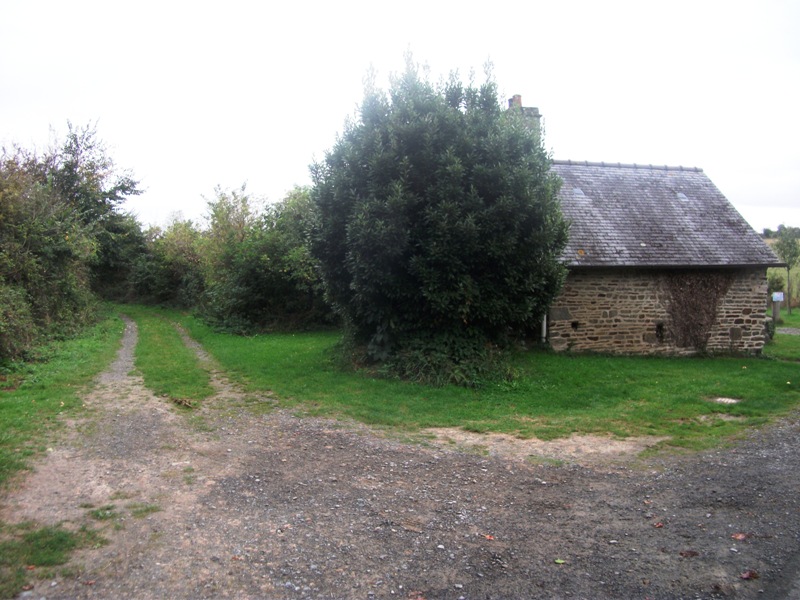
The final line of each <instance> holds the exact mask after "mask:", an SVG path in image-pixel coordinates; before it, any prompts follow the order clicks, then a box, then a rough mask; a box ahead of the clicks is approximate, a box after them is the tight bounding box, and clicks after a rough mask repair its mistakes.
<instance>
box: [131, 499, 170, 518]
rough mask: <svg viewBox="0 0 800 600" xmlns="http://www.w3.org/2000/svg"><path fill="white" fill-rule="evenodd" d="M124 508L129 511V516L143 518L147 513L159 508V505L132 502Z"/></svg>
mask: <svg viewBox="0 0 800 600" xmlns="http://www.w3.org/2000/svg"><path fill="white" fill-rule="evenodd" d="M125 508H127V509H128V510H129V511H131V516H132V517H133V518H134V519H143V518H144V517H146V516H147V515H152V514H153V513H155V512H159V511H160V510H161V507H160V506H158V505H157V504H147V503H145V502H132V503H131V504H128V505H127V506H126V507H125Z"/></svg>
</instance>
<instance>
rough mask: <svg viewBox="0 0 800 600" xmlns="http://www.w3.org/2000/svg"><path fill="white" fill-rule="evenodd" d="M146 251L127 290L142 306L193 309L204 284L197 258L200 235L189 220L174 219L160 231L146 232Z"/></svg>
mask: <svg viewBox="0 0 800 600" xmlns="http://www.w3.org/2000/svg"><path fill="white" fill-rule="evenodd" d="M144 235H145V244H146V250H145V252H144V253H142V254H139V255H138V256H137V257H136V258H135V260H134V263H133V265H132V266H131V272H130V286H131V289H132V291H133V294H134V295H135V297H136V298H137V299H138V300H139V301H142V302H147V303H155V304H164V305H169V306H178V307H182V308H192V307H194V306H196V305H197V304H198V302H199V301H200V299H201V298H202V295H203V291H204V289H205V284H204V281H203V267H202V261H201V257H200V240H201V233H200V232H199V231H198V229H197V228H196V227H195V225H194V224H193V223H192V222H191V221H189V220H182V219H174V220H173V221H172V222H171V223H170V224H169V225H168V227H167V229H166V230H164V231H162V230H161V229H159V228H152V229H150V230H148V231H147V232H145V234H144Z"/></svg>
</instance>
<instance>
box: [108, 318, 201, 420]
mask: <svg viewBox="0 0 800 600" xmlns="http://www.w3.org/2000/svg"><path fill="white" fill-rule="evenodd" d="M117 308H118V310H119V311H120V312H121V313H124V314H126V315H128V316H129V317H130V318H132V319H133V320H135V321H136V324H137V325H138V327H139V343H138V344H137V346H136V368H137V369H138V370H139V371H140V372H141V373H142V377H143V378H144V384H145V385H146V386H147V387H148V388H150V389H151V390H152V391H153V392H154V393H155V394H158V395H160V396H167V397H169V398H170V399H172V400H173V401H174V402H176V403H177V404H180V405H185V406H192V405H194V404H196V403H197V402H198V401H200V400H203V399H205V398H208V397H209V396H212V395H213V394H214V388H212V387H211V383H210V378H209V373H208V371H207V370H206V369H204V368H203V367H202V365H201V364H200V361H199V360H198V358H197V356H196V355H195V353H194V352H193V351H192V350H191V349H190V348H187V347H186V345H185V344H184V343H183V339H182V338H181V336H180V334H179V333H178V330H177V329H176V328H175V326H174V324H173V323H174V322H176V321H177V320H178V319H179V318H180V316H181V315H180V313H178V312H177V311H165V310H162V309H156V308H152V307H145V306H135V305H124V306H118V307H117Z"/></svg>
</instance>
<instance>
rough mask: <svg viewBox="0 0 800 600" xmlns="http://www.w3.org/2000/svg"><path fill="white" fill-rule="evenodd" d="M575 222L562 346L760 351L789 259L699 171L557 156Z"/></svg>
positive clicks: (555, 337) (562, 299)
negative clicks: (774, 291) (770, 304)
mask: <svg viewBox="0 0 800 600" xmlns="http://www.w3.org/2000/svg"><path fill="white" fill-rule="evenodd" d="M552 168H553V170H554V171H555V172H556V173H558V175H559V176H560V177H561V178H562V179H563V182H564V183H563V186H562V188H561V192H560V197H561V209H562V211H563V213H564V216H565V217H566V218H567V219H568V220H569V221H570V222H571V227H570V236H569V243H568V245H567V248H566V250H565V252H564V255H563V259H564V262H565V264H566V265H567V267H568V268H569V275H568V277H567V280H566V283H565V285H564V288H563V289H562V291H561V294H560V296H559V297H558V298H557V299H556V300H555V301H554V302H553V304H552V306H551V308H550V313H549V317H548V339H549V342H550V345H551V346H552V347H553V349H555V350H557V351H564V350H573V351H581V352H586V351H589V352H608V353H619V354H662V355H666V354H694V353H697V352H709V353H737V354H739V353H741V354H758V353H759V352H760V351H761V349H762V347H763V345H764V341H765V338H764V321H765V316H766V303H767V278H766V269H767V267H772V266H779V265H780V264H781V263H780V261H779V260H778V259H777V257H776V256H775V254H773V252H772V250H770V248H769V247H768V246H767V245H766V244H765V243H764V242H763V240H762V239H761V238H760V237H759V236H758V234H756V232H755V231H753V229H752V228H751V227H750V226H749V225H748V224H747V223H746V222H745V220H744V219H743V218H742V217H741V216H740V215H739V213H738V212H737V211H736V210H735V209H734V208H733V206H732V205H731V204H730V203H729V202H728V200H727V199H726V198H725V197H724V196H723V195H722V193H720V191H719V190H718V189H717V188H716V187H715V186H714V184H713V183H712V182H711V180H710V179H709V178H708V177H707V176H706V175H705V173H703V171H702V170H700V169H694V168H691V169H687V168H683V167H654V166H640V165H621V164H609V163H586V162H583V163H578V162H572V161H555V162H554V164H553V167H552Z"/></svg>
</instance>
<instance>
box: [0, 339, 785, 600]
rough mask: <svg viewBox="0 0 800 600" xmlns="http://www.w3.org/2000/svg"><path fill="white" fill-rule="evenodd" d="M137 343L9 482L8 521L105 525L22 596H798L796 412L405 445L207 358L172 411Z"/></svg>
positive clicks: (127, 344) (130, 342)
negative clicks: (250, 392)
mask: <svg viewBox="0 0 800 600" xmlns="http://www.w3.org/2000/svg"><path fill="white" fill-rule="evenodd" d="M134 346H135V327H134V326H133V324H129V325H128V328H127V332H126V336H125V340H124V344H123V348H122V350H121V352H120V356H119V359H118V361H117V362H116V363H115V365H114V367H113V368H112V369H111V370H110V371H109V372H108V373H106V374H105V375H103V376H102V377H101V378H100V379H99V380H98V383H97V385H96V387H95V389H94V390H93V391H91V392H90V393H88V394H87V396H86V405H87V409H88V413H87V418H86V419H85V420H82V421H80V422H75V423H71V424H70V425H69V428H68V433H67V435H65V437H64V441H63V443H61V444H60V445H58V446H57V447H54V448H53V449H52V451H51V452H49V453H48V455H47V456H46V457H45V458H44V459H43V460H42V461H40V462H39V463H38V464H37V466H36V471H35V472H33V473H31V474H30V475H29V476H28V477H27V478H25V479H24V480H22V482H21V483H20V485H19V488H18V489H16V490H14V491H13V492H12V493H11V494H9V495H8V496H7V497H6V498H4V501H3V507H2V511H0V518H2V519H4V520H7V521H22V520H30V519H33V520H36V521H38V522H40V523H65V524H67V525H68V526H71V527H79V526H80V525H82V524H89V525H90V526H92V527H95V528H100V529H102V531H103V535H104V536H105V537H106V538H108V540H109V544H108V545H105V546H102V547H99V548H93V549H87V550H82V551H80V552H79V553H77V554H76V555H75V557H74V559H73V560H72V563H71V564H70V565H69V570H68V571H66V572H65V574H64V575H59V576H58V577H56V578H55V579H48V580H34V581H33V583H35V588H34V589H33V590H31V591H30V592H23V595H24V596H25V597H31V598H36V599H38V598H49V599H55V598H145V599H146V598H187V599H188V598H275V599H290V598H291V599H294V598H343V599H345V598H363V599H370V598H402V599H414V600H419V599H422V598H428V599H434V598H442V599H453V600H456V599H459V598H463V599H464V600H467V599H478V598H483V599H485V598H587V599H589V598H591V599H596V598H600V599H602V598H641V599H644V598H651V599H656V598H722V597H724V598H782V597H797V598H800V586H798V585H796V578H795V576H796V575H797V572H798V568H800V561H799V560H798V556H799V554H798V551H799V550H800V510H798V509H799V508H800V506H798V502H799V501H800V500H799V499H800V478H798V477H797V473H798V472H800V470H799V469H800V452H798V450H799V449H800V448H798V446H800V441H799V440H800V436H798V433H800V425H798V420H797V418H793V419H787V420H785V421H783V422H781V423H779V424H777V425H775V426H772V427H769V428H765V429H763V430H761V431H756V432H754V433H753V434H752V436H751V437H750V438H749V439H747V440H746V441H744V442H743V443H741V444H739V445H738V446H736V447H735V448H732V449H726V450H718V451H713V452H706V453H702V454H697V455H690V456H681V457H661V458H658V459H647V460H645V459H641V458H639V459H635V460H634V459H633V458H632V457H634V456H635V454H636V452H637V451H638V450H639V448H643V447H645V446H646V445H647V444H649V443H651V442H652V441H653V440H639V441H637V442H635V443H637V444H641V446H619V445H617V443H616V442H614V441H612V440H605V439H593V440H591V439H590V440H586V439H580V438H570V440H566V441H562V442H559V443H558V444H553V443H548V444H544V443H541V442H538V443H537V442H535V441H531V442H524V443H523V442H520V441H519V440H513V439H510V438H509V439H504V438H502V436H491V437H489V436H480V438H473V437H472V436H470V435H467V434H464V433H463V432H459V431H447V432H442V431H439V432H438V435H440V437H441V438H442V442H441V443H429V444H428V445H419V444H416V445H411V444H406V443H401V442H400V441H397V440H392V439H388V438H386V437H383V436H381V435H379V434H377V433H376V432H374V431H372V430H370V429H369V428H367V427H364V426H360V425H357V424H351V423H340V422H333V421H327V420H322V419H312V418H297V417H295V416H293V415H291V414H289V413H287V412H284V411H280V410H273V411H271V412H269V413H268V414H262V415H256V414H254V413H253V411H252V410H251V408H250V405H252V404H254V403H255V404H258V403H269V398H253V397H248V396H245V395H243V394H241V393H240V392H239V391H238V390H236V388H235V387H234V386H232V385H231V384H230V383H229V382H227V381H226V380H225V378H224V374H223V373H220V372H219V371H216V370H214V369H215V367H214V365H213V364H211V362H210V361H209V363H208V364H209V368H210V369H211V370H212V372H213V374H214V379H215V385H216V386H217V389H218V394H217V396H216V397H215V398H214V399H213V400H211V401H206V402H204V404H203V406H202V408H200V409H196V410H194V411H187V410H186V409H179V408H177V407H174V406H172V405H171V404H170V403H169V402H168V401H167V400H166V399H162V398H156V397H154V396H153V395H152V394H150V393H149V392H148V391H147V390H146V389H145V388H144V387H143V385H142V382H141V380H140V379H139V378H138V377H137V376H135V375H131V374H129V373H130V372H131V371H132V369H133V359H132V356H133V355H132V351H133V347H134ZM206 359H207V357H206ZM476 444H477V445H479V446H480V448H478V451H477V452H476V451H475V450H474V449H472V450H470V446H475V445H476ZM465 449H467V450H468V451H466V452H465V451H464V450H465ZM530 456H535V457H548V458H552V459H554V460H533V461H532V460H530V459H529V457H530ZM156 509H158V510H157V511H156V512H153V511H155V510H156ZM98 510H99V511H100V512H99V513H98V512H97V511H98ZM93 512H94V515H93ZM98 516H102V517H109V518H104V519H102V520H98V518H97V517H98Z"/></svg>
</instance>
